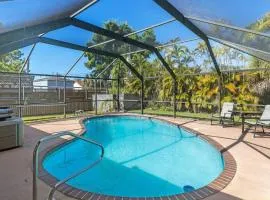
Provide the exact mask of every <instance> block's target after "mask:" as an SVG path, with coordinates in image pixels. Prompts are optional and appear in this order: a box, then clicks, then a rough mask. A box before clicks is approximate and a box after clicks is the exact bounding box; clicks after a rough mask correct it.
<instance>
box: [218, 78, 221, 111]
mask: <svg viewBox="0 0 270 200" xmlns="http://www.w3.org/2000/svg"><path fill="white" fill-rule="evenodd" d="M221 100H222V86H221V76H218V112H219V113H220V112H221Z"/></svg>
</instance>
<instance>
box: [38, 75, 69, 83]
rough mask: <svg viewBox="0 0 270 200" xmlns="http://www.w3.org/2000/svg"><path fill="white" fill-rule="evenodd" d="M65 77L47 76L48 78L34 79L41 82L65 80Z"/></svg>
mask: <svg viewBox="0 0 270 200" xmlns="http://www.w3.org/2000/svg"><path fill="white" fill-rule="evenodd" d="M64 80H65V79H64V78H62V77H54V76H52V77H47V78H40V79H36V80H34V82H40V81H64ZM66 81H72V82H74V81H73V80H70V79H66Z"/></svg>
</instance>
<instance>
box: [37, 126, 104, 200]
mask: <svg viewBox="0 0 270 200" xmlns="http://www.w3.org/2000/svg"><path fill="white" fill-rule="evenodd" d="M62 136H71V137H73V138H77V139H80V140H83V141H86V142H88V143H91V144H94V145H96V146H98V147H100V149H101V155H100V158H99V159H98V160H97V161H95V162H94V163H92V164H91V165H89V166H87V167H86V168H84V169H82V170H80V171H79V172H76V173H74V174H72V175H71V176H69V177H67V178H65V179H63V180H62V181H59V182H57V183H56V184H55V185H54V187H53V188H52V189H51V190H50V193H49V198H48V199H49V200H51V199H52V198H53V194H54V192H55V191H56V190H57V188H58V187H59V186H61V185H62V184H64V183H65V182H67V181H69V180H70V179H72V178H74V177H76V176H78V175H80V174H82V173H83V172H85V171H87V170H88V169H90V168H92V167H94V166H95V165H96V164H97V163H98V162H100V161H101V160H102V158H103V156H104V147H103V146H102V145H101V144H99V143H97V142H96V141H94V140H91V139H88V138H85V137H82V136H79V135H76V134H74V133H72V132H67V131H64V132H58V133H55V134H53V135H50V136H46V137H44V138H41V139H40V140H39V141H38V142H37V144H36V146H35V148H34V151H33V191H32V192H33V193H32V199H33V200H38V199H37V196H38V195H37V176H38V164H39V163H38V161H39V160H38V153H39V152H38V150H39V147H40V145H41V144H42V143H43V142H46V141H48V140H52V139H56V138H59V137H62Z"/></svg>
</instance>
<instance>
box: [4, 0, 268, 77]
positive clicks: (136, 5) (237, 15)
mask: <svg viewBox="0 0 270 200" xmlns="http://www.w3.org/2000/svg"><path fill="white" fill-rule="evenodd" d="M30 1H34V0H28V1H26V0H21V1H17V2H24V3H22V4H21V6H17V7H14V8H13V10H12V9H11V8H10V6H9V7H8V6H6V8H5V7H3V6H1V5H0V22H2V23H3V24H4V25H5V23H6V24H7V23H15V22H16V17H17V19H18V17H19V18H20V20H22V21H23V20H25V21H27V20H29V17H31V18H33V16H34V13H35V12H37V11H39V10H38V9H36V8H39V9H40V8H41V7H42V6H41V5H42V4H41V3H40V5H39V3H38V2H45V1H36V0H35V4H33V8H30V7H29V6H31V4H29V2H30ZM69 1H70V2H74V0H69ZM25 2H28V3H25ZM51 2H53V1H52V0H50V1H47V2H46V3H45V4H50V3H51ZM54 2H55V1H54ZM57 2H61V1H59V0H57ZM169 2H171V3H176V6H177V7H178V8H179V9H180V10H181V11H182V12H183V13H184V14H186V15H191V16H196V17H198V16H199V17H202V18H205V19H209V18H215V19H226V20H227V21H228V22H229V23H230V24H233V25H238V26H241V27H245V26H247V25H248V24H250V23H251V22H254V21H256V20H257V19H258V18H260V17H262V16H263V14H264V13H266V12H267V11H269V8H270V3H269V0H260V1H258V0H237V1H235V0H227V1H226V3H224V0H181V1H179V0H169ZM51 4H52V3H51ZM63 4H65V3H63ZM3 5H4V4H3ZM14 5H15V4H14ZM52 5H54V7H55V10H56V11H57V10H59V7H60V5H57V6H55V5H56V4H52ZM232 5H233V6H232ZM34 6H36V7H34ZM50 6H51V5H50ZM56 7H58V8H57V9H56ZM8 8H9V9H8ZM45 8H46V6H45ZM48 8H49V7H48ZM243 8H244V9H243ZM14 9H15V10H16V9H20V11H21V10H22V12H20V13H19V14H18V15H22V16H16V15H12V17H11V15H10V12H11V11H12V13H14ZM42 9H43V10H42V11H43V12H44V6H43V8H42ZM26 10H28V13H29V15H27V12H26ZM191 11H192V12H191ZM247 13H248V14H247ZM39 15H40V14H39ZM77 18H78V19H80V20H84V21H87V22H90V23H92V24H95V25H98V26H102V25H103V24H104V22H106V21H108V20H115V21H117V22H126V23H128V24H129V26H131V27H132V28H133V29H134V30H140V29H143V28H146V27H148V26H151V25H153V24H158V23H160V22H164V21H166V20H169V19H171V18H172V17H171V16H170V15H169V14H168V13H166V12H165V11H164V10H162V9H161V8H160V7H159V6H158V5H157V4H155V3H154V2H153V1H152V0H136V1H134V0H99V1H98V2H97V3H96V4H94V5H92V6H91V7H90V8H88V9H87V10H85V11H84V12H82V13H80V14H79V15H78V16H77ZM154 30H155V33H156V35H157V39H158V41H159V42H161V43H165V42H168V40H170V39H173V38H175V37H180V38H181V39H182V40H187V39H194V38H196V36H195V35H194V34H193V33H192V32H190V31H189V30H188V29H187V28H185V27H184V26H183V25H181V24H180V23H178V22H174V23H171V24H169V25H165V26H162V27H160V28H156V29H154ZM91 36H92V34H91V33H90V32H87V31H85V30H82V29H78V28H75V27H72V26H69V27H65V28H62V29H58V30H55V31H52V32H49V33H47V34H46V37H50V38H54V39H58V40H63V41H67V42H71V43H75V44H79V45H85V44H86V43H87V42H88V41H89V39H90V38H91ZM187 46H188V45H187ZM30 49H31V47H26V48H24V49H22V51H23V52H24V54H25V56H27V54H28V52H29V51H30ZM81 54H82V52H79V51H74V50H70V49H65V48H61V47H54V46H50V45H45V44H38V45H37V46H36V48H35V51H34V53H33V55H32V57H31V64H30V70H31V72H32V73H48V74H56V73H61V74H64V73H65V72H66V71H67V70H68V68H69V67H70V66H71V65H72V64H73V63H74V62H75V61H76V60H77V58H78V57H79V56H80V55H81ZM85 61H86V60H85V59H82V61H81V62H79V63H78V65H77V67H76V68H75V69H74V70H73V71H72V72H71V74H76V75H84V74H86V73H88V72H89V71H88V70H87V69H86V68H85V67H84V62H85Z"/></svg>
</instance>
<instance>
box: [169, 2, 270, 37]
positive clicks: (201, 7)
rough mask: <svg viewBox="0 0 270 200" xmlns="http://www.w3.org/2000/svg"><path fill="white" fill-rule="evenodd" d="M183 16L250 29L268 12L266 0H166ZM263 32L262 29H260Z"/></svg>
mask: <svg viewBox="0 0 270 200" xmlns="http://www.w3.org/2000/svg"><path fill="white" fill-rule="evenodd" d="M167 1H168V2H169V3H171V4H172V5H173V6H174V7H175V8H177V9H178V10H179V11H180V12H181V13H182V14H183V15H185V16H193V17H198V18H202V19H206V20H212V21H214V22H223V23H225V24H228V25H234V26H238V27H242V28H249V29H252V30H253V28H254V26H252V25H253V24H254V23H255V22H256V21H257V20H258V19H260V18H263V17H264V16H266V15H267V14H268V13H269V8H270V2H269V1H267V0H261V1H256V0H238V1H234V0H227V1H223V0H181V1H179V0H167ZM261 32H263V30H261Z"/></svg>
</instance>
